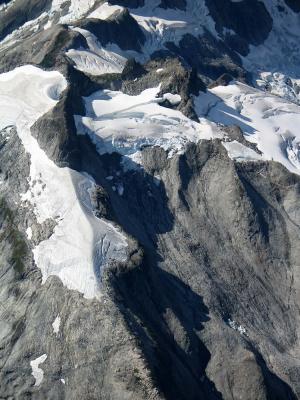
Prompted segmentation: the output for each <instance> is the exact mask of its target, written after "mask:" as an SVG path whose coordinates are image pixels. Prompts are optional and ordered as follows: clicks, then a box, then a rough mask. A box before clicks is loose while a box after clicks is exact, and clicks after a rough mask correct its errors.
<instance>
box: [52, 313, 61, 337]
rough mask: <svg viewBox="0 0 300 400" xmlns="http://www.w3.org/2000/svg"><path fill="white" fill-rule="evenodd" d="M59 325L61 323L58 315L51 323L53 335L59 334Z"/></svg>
mask: <svg viewBox="0 0 300 400" xmlns="http://www.w3.org/2000/svg"><path fill="white" fill-rule="evenodd" d="M60 323H61V318H60V315H59V314H58V315H57V317H56V318H55V320H54V321H53V323H52V328H53V333H55V335H56V336H57V335H58V333H59V328H60Z"/></svg>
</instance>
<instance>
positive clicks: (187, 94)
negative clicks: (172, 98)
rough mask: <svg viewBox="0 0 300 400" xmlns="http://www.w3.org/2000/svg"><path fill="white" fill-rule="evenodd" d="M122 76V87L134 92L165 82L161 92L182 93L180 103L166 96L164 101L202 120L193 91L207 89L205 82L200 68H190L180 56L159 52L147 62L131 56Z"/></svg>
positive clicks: (164, 103)
mask: <svg viewBox="0 0 300 400" xmlns="http://www.w3.org/2000/svg"><path fill="white" fill-rule="evenodd" d="M121 78H122V91H123V92H124V93H127V94H130V95H137V94H139V93H141V92H142V91H143V90H145V89H148V88H153V87H157V86H158V85H161V87H160V93H159V94H158V96H163V95H164V94H165V93H172V94H179V95H180V98H181V100H180V101H179V104H176V105H172V104H171V103H170V102H168V101H167V100H166V101H164V102H163V103H161V105H164V106H166V107H171V108H176V109H178V110H179V111H181V112H182V113H183V114H184V115H186V116H187V117H189V118H191V119H193V120H196V121H197V120H198V117H197V115H196V112H195V111H194V108H193V101H192V98H191V95H195V96H197V95H198V94H199V92H200V90H202V91H205V90H206V88H205V84H204V83H203V81H202V80H201V79H200V77H199V76H198V75H197V72H196V70H195V69H191V68H187V66H186V65H184V64H183V62H182V60H180V59H179V58H177V57H174V56H170V55H168V56H166V57H163V53H160V52H157V53H156V54H155V55H153V56H152V60H150V61H149V62H147V63H146V64H144V65H143V66H141V65H140V64H138V63H136V62H135V61H134V60H129V61H128V62H127V64H126V66H125V68H124V70H123V73H122V75H121Z"/></svg>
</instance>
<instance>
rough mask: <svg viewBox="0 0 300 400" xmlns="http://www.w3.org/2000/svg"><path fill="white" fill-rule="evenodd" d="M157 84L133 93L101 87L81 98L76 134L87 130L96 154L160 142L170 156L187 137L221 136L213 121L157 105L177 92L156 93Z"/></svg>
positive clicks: (131, 150) (134, 150) (131, 151)
mask: <svg viewBox="0 0 300 400" xmlns="http://www.w3.org/2000/svg"><path fill="white" fill-rule="evenodd" d="M159 91H160V86H158V87H156V88H152V89H146V90H144V91H143V92H142V93H141V94H139V95H137V96H129V95H127V94H124V93H122V92H118V91H110V90H104V91H99V92H96V93H94V94H93V95H91V96H89V97H86V98H84V100H85V106H86V114H87V116H86V117H81V116H75V121H76V125H77V132H78V134H88V135H89V136H90V137H91V139H92V141H93V142H94V143H95V145H96V146H97V149H98V151H99V153H100V154H103V153H106V152H108V153H111V152H113V151H117V152H119V153H120V154H122V155H125V156H132V155H134V154H136V153H137V152H138V151H139V150H140V149H141V148H142V147H143V146H145V145H156V146H161V147H163V148H164V149H165V150H167V151H168V152H169V156H170V157H171V156H172V155H173V154H174V153H175V152H180V151H182V150H183V149H184V148H185V145H186V143H187V142H188V141H193V142H197V141H198V140H199V139H210V138H212V137H217V136H218V137H222V136H221V135H219V134H218V133H216V132H215V133H214V132H213V126H214V125H215V124H212V123H209V122H207V121H206V120H204V119H203V120H202V121H201V123H197V122H194V121H192V120H190V119H189V118H187V117H185V116H184V115H183V114H182V113H181V112H179V111H176V110H172V109H169V108H165V107H162V106H160V105H159V103H160V102H162V101H163V100H164V99H169V100H172V101H173V102H175V103H177V102H178V101H180V96H179V95H172V94H165V95H164V96H163V97H162V98H158V97H157V95H158V93H159Z"/></svg>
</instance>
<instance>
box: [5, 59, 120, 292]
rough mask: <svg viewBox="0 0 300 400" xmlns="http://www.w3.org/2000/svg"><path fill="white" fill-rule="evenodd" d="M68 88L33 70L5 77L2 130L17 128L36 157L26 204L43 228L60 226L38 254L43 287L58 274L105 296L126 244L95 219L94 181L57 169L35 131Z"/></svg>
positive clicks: (66, 282) (59, 79)
mask: <svg viewBox="0 0 300 400" xmlns="http://www.w3.org/2000/svg"><path fill="white" fill-rule="evenodd" d="M66 86H67V82H66V80H65V78H64V77H63V76H62V75H61V74H60V73H58V72H55V71H52V72H46V71H43V70H41V69H39V68H36V67H32V66H24V67H20V68H17V69H15V70H13V71H11V72H9V73H6V74H2V75H0V129H1V128H5V127H6V126H9V125H15V126H16V128H17V132H18V135H19V137H20V139H21V140H22V143H23V145H24V147H25V150H26V151H27V152H28V153H29V154H30V156H31V166H30V179H29V184H30V189H29V191H28V192H27V193H25V194H23V196H22V198H23V205H24V206H26V204H30V205H31V206H32V207H33V208H34V212H35V214H36V217H37V220H38V222H39V223H43V222H44V221H45V220H46V219H48V218H51V219H53V220H55V221H56V223H57V225H56V227H55V229H54V232H53V234H52V236H51V237H50V238H49V239H48V240H45V241H43V242H41V243H39V245H38V246H36V247H35V249H34V251H33V253H34V259H35V262H36V264H37V266H38V267H39V268H40V269H41V271H42V275H43V282H45V281H46V279H47V278H48V277H49V276H51V275H57V276H58V277H59V278H60V279H61V280H62V282H63V283H64V285H66V286H67V287H68V288H69V289H75V290H78V291H80V292H81V293H83V294H84V296H85V297H87V298H93V297H95V296H96V297H98V296H99V295H100V290H99V278H100V274H101V269H102V268H104V267H105V265H106V263H108V262H109V260H111V259H116V260H124V259H125V258H126V247H127V242H126V239H125V237H124V236H123V235H122V234H121V233H120V232H119V231H118V230H117V229H116V228H115V227H113V226H112V225H111V224H110V223H108V222H106V221H104V220H100V219H98V218H96V217H95V216H94V213H93V204H92V202H91V198H90V194H91V192H92V191H93V189H94V186H95V185H94V181H93V179H92V178H91V177H90V176H88V175H86V174H82V173H79V172H77V171H74V170H71V169H69V168H58V167H57V166H56V165H55V164H54V163H53V162H52V161H51V160H49V159H48V157H47V156H46V154H45V153H44V151H42V150H41V149H40V147H39V145H38V143H37V141H36V139H34V138H33V137H32V136H31V132H30V127H31V126H32V125H33V123H34V122H35V121H36V120H37V119H38V118H39V117H41V116H42V115H43V114H44V113H46V112H47V111H49V110H50V109H51V108H52V107H53V106H54V105H55V104H56V102H57V101H58V99H59V96H60V93H61V92H62V90H64V89H65V88H66ZM27 202H28V203H27Z"/></svg>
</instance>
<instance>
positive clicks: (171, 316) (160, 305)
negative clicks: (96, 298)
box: [111, 142, 300, 399]
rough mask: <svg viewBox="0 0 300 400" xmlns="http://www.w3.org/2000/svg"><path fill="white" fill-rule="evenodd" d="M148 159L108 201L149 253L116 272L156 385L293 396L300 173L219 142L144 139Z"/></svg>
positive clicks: (196, 393) (226, 394)
mask: <svg viewBox="0 0 300 400" xmlns="http://www.w3.org/2000/svg"><path fill="white" fill-rule="evenodd" d="M144 162H145V172H144V174H143V178H142V177H141V176H140V175H137V174H136V173H135V174H131V175H127V176H125V177H123V178H122V179H123V181H124V182H125V191H124V195H123V198H122V200H121V201H118V205H117V206H115V213H116V216H117V220H118V223H119V224H120V225H121V226H122V227H123V229H125V230H127V232H128V233H129V234H130V235H132V236H133V237H135V238H136V239H137V240H138V242H139V243H141V246H142V248H143V252H144V257H143V259H142V260H141V262H140V263H139V265H138V266H136V267H135V268H129V270H127V268H126V265H124V266H122V267H120V268H118V269H117V270H116V271H112V272H111V274H112V275H111V279H112V284H113V287H114V288H115V291H116V295H117V300H118V301H119V307H120V310H122V312H123V313H124V316H125V319H126V321H127V324H128V327H129V328H130V329H131V330H132V332H134V334H135V335H136V336H137V337H139V339H140V340H141V348H142V349H143V352H144V354H145V357H146V359H147V360H148V362H149V364H150V366H151V368H152V372H153V374H154V376H155V378H156V381H157V383H158V385H159V387H160V389H161V390H162V391H163V393H164V394H165V396H166V398H169V399H173V398H177V399H190V398H202V397H204V398H212V399H218V398H224V399H229V398H232V396H233V398H238V397H240V398H243V399H253V398H255V399H256V398H259V399H268V398H272V399H273V398H274V399H290V398H295V393H297V394H298V395H299V389H300V388H299V384H298V380H297V379H296V378H295V377H296V376H297V374H298V373H299V363H298V362H297V357H296V354H297V350H296V349H297V348H298V346H299V343H298V337H297V329H298V328H297V326H298V323H299V321H298V319H297V320H295V319H294V316H295V315H298V311H297V310H298V303H297V295H296V293H297V290H298V288H299V281H298V279H295V278H296V274H297V272H296V271H297V259H298V257H299V255H300V247H299V243H298V239H297V238H298V237H299V221H298V220H295V219H294V217H293V216H292V214H291V213H290V212H291V210H292V209H293V207H294V206H295V204H296V203H295V201H296V198H295V196H298V195H297V194H296V193H297V191H298V189H297V188H298V187H299V183H300V182H299V178H298V177H296V176H292V175H291V174H290V173H289V172H287V171H286V170H285V169H284V168H283V167H281V166H280V165H278V164H275V163H242V164H234V163H233V162H232V161H231V160H229V159H228V156H227V154H226V151H224V149H223V148H222V146H221V144H218V143H217V142H202V143H200V144H199V145H190V146H189V148H188V150H187V152H186V153H185V154H184V155H183V156H178V157H175V159H174V158H173V159H171V160H168V159H167V158H166V155H165V153H164V151H162V150H160V149H146V150H144ZM153 175H155V176H160V179H161V181H160V183H159V184H158V185H157V184H156V183H155V182H154V178H153ZM145 185H146V187H147V191H145V190H144V188H145ZM127 187H128V190H126V188H127ZM142 187H143V189H142ZM274 188H276V190H275V191H274ZM150 194H151V195H150ZM111 199H112V204H114V197H112V198H111ZM292 199H293V200H292ZM154 210H155V211H154ZM232 254H234V257H232ZM233 281H234V282H235V284H234V287H233V286H232V282H233ZM187 310H188V311H187ZM239 327H240V328H239ZM238 328H239V329H240V332H239V329H238ZM221 332H222V334H221ZM292 349H295V353H293V350H292ZM271 354H272V357H271V358H270V355H271ZM228 360H230V362H228ZM224 371H226V372H225V374H226V377H224ZM288 371H289V372H288ZM296 371H298V372H296ZM245 376H247V377H248V378H247V379H246V380H245ZM196 377H198V378H197V379H196ZM182 379H183V380H184V381H185V382H187V385H185V386H184V387H183V386H182V385H181V384H180V383H179V382H182ZM284 381H285V382H284ZM289 385H290V386H292V387H293V389H291V387H289ZM293 391H294V393H293Z"/></svg>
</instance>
